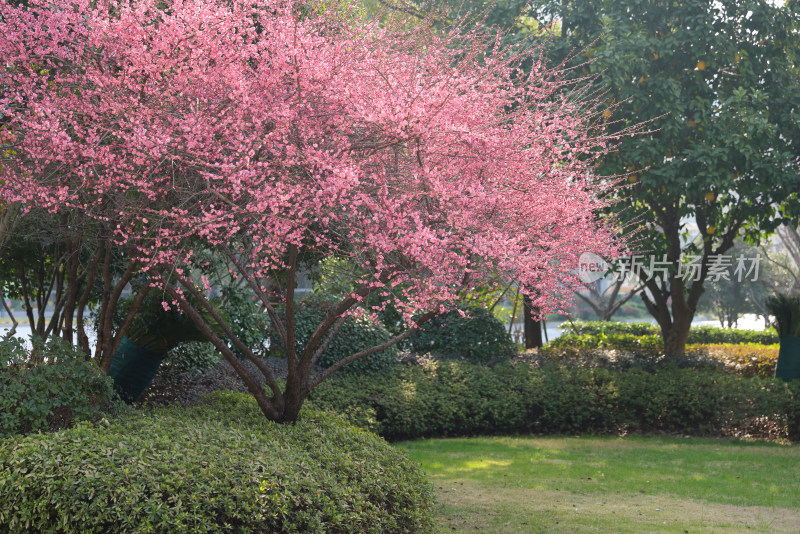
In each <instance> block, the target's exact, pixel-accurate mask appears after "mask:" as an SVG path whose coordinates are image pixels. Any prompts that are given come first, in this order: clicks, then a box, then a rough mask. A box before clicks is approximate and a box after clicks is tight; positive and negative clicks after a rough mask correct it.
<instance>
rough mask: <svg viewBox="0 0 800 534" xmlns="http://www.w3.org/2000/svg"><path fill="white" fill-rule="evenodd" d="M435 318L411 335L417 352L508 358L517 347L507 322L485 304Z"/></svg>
mask: <svg viewBox="0 0 800 534" xmlns="http://www.w3.org/2000/svg"><path fill="white" fill-rule="evenodd" d="M461 312H463V313H464V315H462V314H461V313H460V312H459V310H453V311H451V312H448V313H446V314H444V315H440V316H438V317H434V318H433V319H432V320H431V321H430V322H429V323H427V324H425V325H424V326H423V330H421V331H420V332H418V333H416V334H414V335H413V336H412V337H411V346H412V348H413V350H414V351H415V352H418V353H422V354H424V353H431V354H435V355H437V356H450V357H460V358H466V359H468V360H471V361H475V362H489V361H492V360H495V359H498V358H500V359H508V358H511V357H513V356H515V355H516V353H517V348H516V346H515V345H514V341H513V340H512V339H511V336H510V335H509V333H508V331H507V330H506V328H505V325H504V324H503V323H502V322H501V321H500V320H499V319H498V318H497V317H495V316H494V315H493V314H492V312H490V311H489V310H487V309H486V308H483V307H477V306H472V307H465V308H462V309H461Z"/></svg>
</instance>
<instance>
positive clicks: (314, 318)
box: [270, 294, 398, 374]
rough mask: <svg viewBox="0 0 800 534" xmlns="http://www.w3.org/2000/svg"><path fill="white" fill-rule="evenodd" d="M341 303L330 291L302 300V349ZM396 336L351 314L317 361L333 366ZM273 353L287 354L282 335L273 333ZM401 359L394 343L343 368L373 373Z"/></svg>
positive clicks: (298, 318) (298, 330) (299, 324)
mask: <svg viewBox="0 0 800 534" xmlns="http://www.w3.org/2000/svg"><path fill="white" fill-rule="evenodd" d="M338 302H339V300H338V299H336V298H335V297H332V296H330V295H326V294H315V295H313V296H311V297H309V298H307V299H305V300H304V301H302V302H301V303H300V305H299V306H298V309H297V312H296V313H295V321H296V325H295V331H296V335H297V338H296V347H297V350H298V351H300V350H302V348H303V347H304V346H305V345H306V343H307V342H308V340H309V338H310V337H311V334H312V333H313V332H314V329H315V328H316V327H317V325H319V324H320V322H321V321H322V320H323V319H324V318H325V315H326V314H327V313H328V312H329V311H330V310H331V308H332V307H334V306H335V305H336V304H337V303H338ZM391 338H392V336H391V334H389V332H388V331H387V330H386V328H385V327H384V326H383V325H382V324H381V323H379V322H375V321H372V320H371V319H370V318H368V317H363V316H361V317H356V316H350V317H347V318H345V319H344V322H343V323H342V325H341V326H340V327H339V329H338V330H337V332H336V334H335V335H334V336H333V338H332V339H331V341H330V343H329V344H328V346H327V347H326V348H325V351H324V352H323V353H322V354H321V355H320V358H319V360H318V361H317V364H318V365H320V366H322V367H330V366H331V365H333V364H334V363H336V362H338V361H339V360H342V359H344V358H345V357H347V356H349V355H351V354H353V353H355V352H360V351H362V350H365V349H369V348H370V347H374V346H377V345H380V344H382V343H386V342H387V341H389V340H390V339H391ZM270 343H271V346H272V347H274V349H272V351H273V354H274V355H276V356H285V352H286V349H285V348H284V346H283V344H282V343H281V340H280V338H279V337H278V336H277V335H275V333H274V332H273V333H272V337H271V340H270ZM397 362H398V352H397V348H396V347H394V346H391V347H389V348H387V349H385V350H382V351H380V352H376V353H375V354H371V355H369V356H367V357H366V358H361V359H359V360H356V361H354V362H352V363H350V364H349V365H347V366H345V367H343V368H342V369H341V372H342V373H345V374H347V373H356V374H363V373H372V372H376V371H381V370H384V369H386V368H387V367H391V366H392V365H395V364H396V363H397Z"/></svg>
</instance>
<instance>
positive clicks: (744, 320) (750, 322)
mask: <svg viewBox="0 0 800 534" xmlns="http://www.w3.org/2000/svg"><path fill="white" fill-rule="evenodd" d="M620 322H623V323H652V324H656V321H655V319H653V318H637V319H627V318H626V319H621V320H620ZM562 326H563V327H564V328H565V329H567V330H568V329H569V323H568V322H566V321H559V322H555V321H547V328H546V332H547V339H548V340H550V341H552V340H553V339H555V338H557V337H559V336H560V335H561V334H563V333H564V330H563V329H562V328H561V327H562ZM692 326H719V321H717V320H709V319H697V318H696V319H695V320H694V321H692ZM736 330H764V320H763V319H762V318H761V317H759V316H757V315H753V314H748V315H744V316H742V317H740V318H739V324H738V325H736ZM521 335H522V325H517V324H515V325H514V330H513V331H512V336H521Z"/></svg>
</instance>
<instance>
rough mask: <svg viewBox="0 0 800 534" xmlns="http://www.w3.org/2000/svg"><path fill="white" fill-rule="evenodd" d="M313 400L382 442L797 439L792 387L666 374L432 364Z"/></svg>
mask: <svg viewBox="0 0 800 534" xmlns="http://www.w3.org/2000/svg"><path fill="white" fill-rule="evenodd" d="M313 399H314V402H315V403H318V404H319V405H322V406H327V407H331V408H333V409H335V410H338V411H341V412H344V413H347V414H348V416H349V417H350V418H351V419H352V420H354V421H355V422H357V423H358V424H360V425H364V426H369V427H371V428H373V429H375V430H376V431H377V432H379V433H380V434H381V435H383V436H385V437H387V438H389V439H413V438H419V437H426V436H455V435H458V436H462V435H488V434H513V433H531V432H533V433H575V434H580V433H605V432H614V433H618V432H652V431H671V432H680V433H683V434H700V435H706V434H711V435H720V434H724V435H745V434H751V435H761V436H768V437H787V436H788V437H791V438H792V439H798V438H800V382H794V383H792V384H788V385H787V384H785V383H783V382H780V381H778V380H775V379H758V378H744V377H741V376H736V375H731V374H725V373H719V372H715V371H709V370H698V369H691V368H689V369H679V368H677V367H674V366H660V367H657V368H655V369H651V370H650V371H647V370H644V369H641V368H629V369H627V370H615V369H606V368H602V367H595V368H591V367H579V366H575V365H554V364H550V365H545V366H543V367H535V366H531V365H528V364H524V363H520V364H517V365H516V366H514V365H511V364H508V363H506V364H500V365H496V366H494V367H486V366H481V365H474V364H468V363H464V362H437V363H433V364H429V365H425V366H413V367H412V366H408V367H402V368H398V369H395V370H393V371H391V372H389V373H386V374H384V375H382V376H381V377H380V378H374V379H373V380H371V381H370V382H369V383H368V384H364V383H363V382H359V381H357V380H354V379H339V380H336V381H335V382H332V383H330V384H326V385H324V386H322V387H320V388H318V390H317V391H316V392H315V393H314V396H313Z"/></svg>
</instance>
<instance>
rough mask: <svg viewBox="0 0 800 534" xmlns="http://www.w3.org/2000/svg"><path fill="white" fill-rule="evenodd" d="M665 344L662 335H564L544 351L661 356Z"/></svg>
mask: <svg viewBox="0 0 800 534" xmlns="http://www.w3.org/2000/svg"><path fill="white" fill-rule="evenodd" d="M663 348H664V343H663V341H662V340H661V336H660V335H652V334H646V335H645V334H630V333H613V332H611V333H605V332H601V333H593V334H572V333H569V334H562V335H560V336H559V337H557V338H555V339H554V340H553V341H551V342H550V343H548V344H547V345H546V346H545V347H544V350H545V351H547V350H549V349H571V350H572V351H579V350H586V349H616V350H629V351H634V352H637V353H640V354H661V352H662V351H663Z"/></svg>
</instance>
